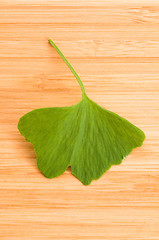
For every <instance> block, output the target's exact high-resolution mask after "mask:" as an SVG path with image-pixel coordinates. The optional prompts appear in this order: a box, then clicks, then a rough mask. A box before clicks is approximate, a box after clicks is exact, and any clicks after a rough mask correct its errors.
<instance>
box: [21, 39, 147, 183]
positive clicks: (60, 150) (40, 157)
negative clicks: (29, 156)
mask: <svg viewBox="0 0 159 240" xmlns="http://www.w3.org/2000/svg"><path fill="white" fill-rule="evenodd" d="M49 41H50V43H51V44H52V45H53V46H54V48H55V49H56V50H57V52H58V53H59V54H60V56H61V57H62V58H63V60H64V61H65V62H66V64H67V65H68V66H69V68H70V69H71V71H72V72H73V74H74V75H75V77H76V79H77V80H78V82H79V84H80V86H81V89H82V92H83V95H82V99H81V101H80V102H79V103H77V104H76V105H73V106H70V107H61V108H58V107H54V108H41V109H36V110H33V111H31V112H29V113H27V114H25V115H24V116H23V117H22V118H21V119H20V120H19V124H18V128H19V131H20V132H21V134H22V135H23V136H25V138H26V140H27V141H29V142H31V143H32V144H33V146H34V149H35V151H36V155H37V164H38V167H39V169H40V170H41V171H42V173H43V174H44V175H45V176H46V177H48V178H54V177H57V176H59V175H61V174H62V173H63V172H64V171H65V170H66V169H67V168H68V166H71V170H72V173H73V175H75V176H76V177H77V178H78V179H79V180H80V181H81V182H82V183H83V184H85V185H88V184H90V182H91V181H92V180H93V179H98V178H100V177H101V175H102V174H103V173H105V171H106V170H107V169H109V168H110V167H111V166H112V165H115V164H120V163H121V161H122V160H123V159H124V158H125V157H126V156H127V155H128V154H129V153H130V152H131V151H132V149H133V148H136V147H139V146H141V145H142V143H143V141H144V139H145V135H144V133H143V132H142V131H141V130H140V129H139V128H137V127H135V126H134V125H133V124H131V123H130V122H129V121H127V120H126V119H124V118H122V117H120V116H118V115H117V114H115V113H113V112H111V111H108V110H105V109H103V108H102V107H100V106H99V105H98V104H96V103H95V102H93V101H92V100H91V99H90V98H88V96H87V95H86V92H85V89H84V86H83V84H82V82H81V80H80V78H79V76H78V75H77V73H76V72H75V71H74V69H73V68H72V66H71V65H70V64H69V63H68V61H67V60H66V58H65V57H64V55H63V54H62V53H61V52H60V50H59V49H58V48H57V46H56V45H55V44H54V43H53V42H52V40H49Z"/></svg>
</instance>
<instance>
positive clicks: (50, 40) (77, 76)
mask: <svg viewBox="0 0 159 240" xmlns="http://www.w3.org/2000/svg"><path fill="white" fill-rule="evenodd" d="M49 43H50V44H51V45H52V46H53V47H54V48H55V50H56V51H57V53H58V54H59V55H60V57H61V58H62V59H63V61H64V62H65V63H66V65H67V66H68V67H69V69H70V70H71V72H72V73H73V75H74V76H75V78H76V79H77V81H78V83H79V85H80V87H81V90H82V94H83V96H85V95H86V91H85V88H84V85H83V83H82V81H81V79H80V77H79V75H78V74H77V73H76V71H75V70H74V68H73V67H72V66H71V64H70V63H69V62H68V61H67V59H66V58H65V56H64V55H63V53H62V52H61V51H60V49H59V48H58V47H57V46H56V44H55V43H54V42H53V41H52V39H49Z"/></svg>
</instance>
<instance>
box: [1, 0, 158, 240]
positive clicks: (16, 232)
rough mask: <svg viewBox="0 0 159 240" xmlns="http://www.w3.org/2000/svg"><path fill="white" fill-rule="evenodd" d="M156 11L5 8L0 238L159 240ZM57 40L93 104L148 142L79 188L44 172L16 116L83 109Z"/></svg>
mask: <svg viewBox="0 0 159 240" xmlns="http://www.w3.org/2000/svg"><path fill="white" fill-rule="evenodd" d="M158 29H159V2H158V1H157V0H152V1H149V0H130V1H127V0H120V1H119V0H111V1H108V0H100V1H95V0H79V1H73V0H67V1H66V0H63V1H62V0H58V1H57V0H48V1H44V0H14V1H11V0H1V2H0V239H1V240H34V239H37V240H44V239H45V240H49V239H59V240H63V239H68V240H75V239H79V240H100V239H104V240H158V239H159V228H158V225H159V217H158V216H159V191H158V189H159V176H158V172H159V161H158V160H159V31H158ZM49 38H52V39H53V40H54V41H55V43H56V44H57V45H58V46H59V48H60V49H61V50H62V51H63V53H64V54H65V55H66V57H67V58H68V60H69V61H70V63H71V64H72V65H73V66H74V68H75V69H76V71H77V72H78V73H79V75H80V76H81V78H82V80H83V83H84V85H85V87H86V90H87V93H88V95H89V97H91V98H92V99H93V100H95V101H96V102H98V103H99V104H100V105H102V106H103V107H105V108H107V109H109V110H112V111H114V112H116V113H118V114H120V115H121V116H123V117H125V118H127V119H128V120H129V121H131V122H132V123H134V124H135V125H137V126H138V127H140V128H141V129H142V130H143V131H144V132H145V134H146V136H147V138H146V140H145V142H144V145H143V146H142V147H141V148H138V149H136V150H134V151H133V152H132V153H131V155H130V156H128V157H127V158H126V160H124V162H123V163H122V164H121V165H119V166H113V167H112V168H111V169H110V170H109V171H108V172H107V173H105V174H104V175H103V177H102V178H101V179H100V180H98V181H93V182H92V184H91V185H90V186H87V187H86V186H83V185H82V184H81V183H80V182H79V181H78V180H77V179H76V178H75V177H73V176H72V175H71V170H70V169H68V170H67V171H66V172H65V173H64V174H63V175H62V176H60V177H58V178H56V179H47V178H45V177H43V175H42V174H41V173H40V172H39V171H38V169H37V166H36V156H35V152H34V150H33V147H32V145H31V144H30V143H28V142H26V141H25V139H24V138H23V137H22V136H21V135H20V133H19V132H18V130H17V123H18V119H19V118H20V116H22V115H23V114H25V113H26V112H28V111H30V110H32V109H35V108H40V107H51V106H67V105H72V104H75V103H77V102H78V101H79V100H80V97H81V92H80V88H79V86H78V84H77V82H76V80H75V79H74V77H73V76H72V74H71V72H70V71H69V69H68V68H67V66H65V64H64V63H63V61H62V60H61V59H60V58H59V56H58V55H57V53H56V52H55V51H54V49H53V48H52V47H51V46H50V45H49V44H48V42H47V41H48V39H49Z"/></svg>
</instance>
